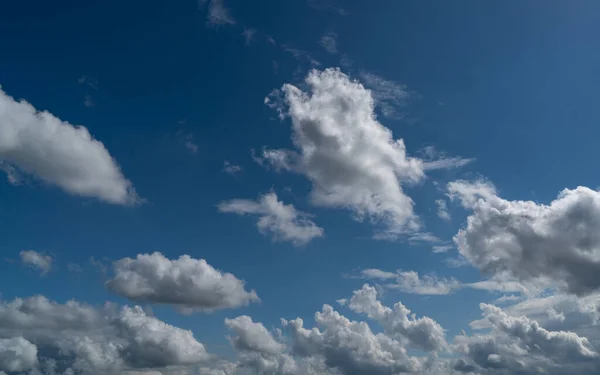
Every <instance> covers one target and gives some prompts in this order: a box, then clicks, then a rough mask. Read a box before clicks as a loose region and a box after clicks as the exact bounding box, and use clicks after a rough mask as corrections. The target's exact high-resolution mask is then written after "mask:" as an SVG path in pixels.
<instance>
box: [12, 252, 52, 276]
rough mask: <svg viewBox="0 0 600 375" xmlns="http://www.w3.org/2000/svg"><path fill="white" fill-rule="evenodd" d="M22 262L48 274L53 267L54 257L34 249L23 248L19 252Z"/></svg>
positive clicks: (43, 273)
mask: <svg viewBox="0 0 600 375" xmlns="http://www.w3.org/2000/svg"><path fill="white" fill-rule="evenodd" d="M19 256H20V257H21V262H22V263H23V264H25V265H27V266H29V267H33V268H37V269H38V270H39V271H40V272H41V274H42V275H46V274H47V273H48V272H50V269H51V268H52V257H51V256H50V255H44V254H40V253H38V252H36V251H33V250H23V251H21V252H20V253H19Z"/></svg>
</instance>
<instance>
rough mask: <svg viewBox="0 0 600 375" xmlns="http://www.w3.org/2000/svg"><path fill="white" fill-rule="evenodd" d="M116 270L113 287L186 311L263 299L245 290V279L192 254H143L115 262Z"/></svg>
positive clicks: (110, 284) (131, 296)
mask: <svg viewBox="0 0 600 375" xmlns="http://www.w3.org/2000/svg"><path fill="white" fill-rule="evenodd" d="M114 273H115V275H114V277H113V278H112V279H110V280H109V281H107V283H106V286H107V287H108V288H109V289H110V290H111V291H113V292H115V293H117V294H119V295H121V296H123V297H127V298H129V299H131V300H133V301H138V302H150V303H161V304H170V305H174V306H176V307H178V308H180V309H181V310H182V311H186V312H192V311H214V310H219V309H225V308H235V307H240V306H245V305H248V304H249V303H250V302H255V301H258V300H259V298H258V296H257V295H256V292H255V291H254V290H252V291H250V292H247V291H246V290H245V288H244V282H243V281H242V280H239V279H238V278H236V277H235V276H234V275H232V274H230V273H224V272H221V271H219V270H217V269H215V268H213V267H212V266H211V265H210V264H208V263H206V261H205V260H204V259H194V258H192V257H190V256H188V255H183V256H181V257H179V258H178V259H175V260H170V259H167V258H166V257H165V256H163V255H162V254H161V253H158V252H155V253H153V254H139V255H138V256H137V257H136V258H135V259H132V258H123V259H121V260H119V261H117V262H115V263H114Z"/></svg>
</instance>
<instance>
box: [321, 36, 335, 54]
mask: <svg viewBox="0 0 600 375" xmlns="http://www.w3.org/2000/svg"><path fill="white" fill-rule="evenodd" d="M319 44H321V47H323V48H324V49H325V51H327V52H328V53H331V54H335V53H337V52H338V49H337V34H336V33H334V32H328V33H326V34H325V35H323V36H322V37H321V40H320V41H319Z"/></svg>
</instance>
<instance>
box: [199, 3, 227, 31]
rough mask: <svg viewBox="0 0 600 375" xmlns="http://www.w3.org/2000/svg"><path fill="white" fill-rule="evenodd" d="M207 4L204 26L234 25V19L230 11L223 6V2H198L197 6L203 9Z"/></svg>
mask: <svg viewBox="0 0 600 375" xmlns="http://www.w3.org/2000/svg"><path fill="white" fill-rule="evenodd" d="M206 3H208V13H207V15H206V24H207V25H211V26H219V25H234V24H235V19H234V18H233V17H232V16H231V11H230V10H229V9H228V8H227V7H226V6H225V0H199V5H200V6H201V7H204V5H205V4H206Z"/></svg>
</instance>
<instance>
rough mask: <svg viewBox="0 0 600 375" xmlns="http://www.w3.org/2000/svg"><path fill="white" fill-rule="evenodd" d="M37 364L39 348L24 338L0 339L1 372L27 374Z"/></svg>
mask: <svg viewBox="0 0 600 375" xmlns="http://www.w3.org/2000/svg"><path fill="white" fill-rule="evenodd" d="M36 364H37V347H36V346H35V345H34V344H32V343H31V342H29V341H27V340H25V339H24V338H22V337H12V338H10V339H0V371H6V372H9V373H12V372H25V371H28V370H31V369H32V368H34V367H35V365H36Z"/></svg>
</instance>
